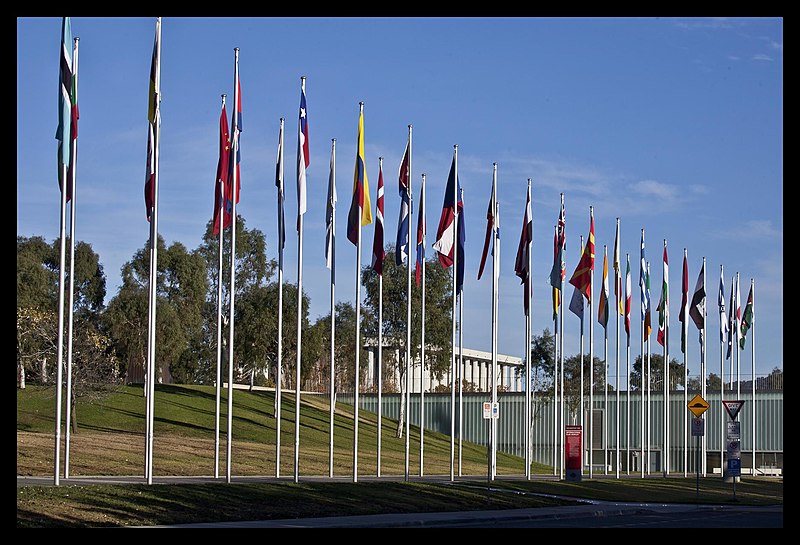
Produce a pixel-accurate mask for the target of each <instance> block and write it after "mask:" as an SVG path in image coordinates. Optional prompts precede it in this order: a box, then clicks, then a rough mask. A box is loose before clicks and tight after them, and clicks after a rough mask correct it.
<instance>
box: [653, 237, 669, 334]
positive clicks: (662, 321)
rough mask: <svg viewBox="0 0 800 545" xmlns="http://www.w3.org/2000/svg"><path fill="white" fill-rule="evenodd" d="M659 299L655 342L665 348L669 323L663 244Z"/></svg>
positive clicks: (665, 261)
mask: <svg viewBox="0 0 800 545" xmlns="http://www.w3.org/2000/svg"><path fill="white" fill-rule="evenodd" d="M662 278H663V281H662V283H661V299H660V300H659V302H658V307H656V310H657V311H658V335H657V336H656V340H657V341H658V344H660V345H661V346H665V342H666V335H667V323H668V321H669V262H668V260H667V244H666V243H664V269H663V273H662Z"/></svg>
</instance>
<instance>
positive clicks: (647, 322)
mask: <svg viewBox="0 0 800 545" xmlns="http://www.w3.org/2000/svg"><path fill="white" fill-rule="evenodd" d="M645 294H646V295H645V298H646V300H647V310H646V311H645V314H644V336H645V337H647V338H648V339H649V338H650V333H652V332H653V324H652V318H651V315H650V264H649V263H648V264H647V273H646V274H645Z"/></svg>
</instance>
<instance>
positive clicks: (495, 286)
mask: <svg viewBox="0 0 800 545" xmlns="http://www.w3.org/2000/svg"><path fill="white" fill-rule="evenodd" d="M493 167H494V168H493V176H492V195H493V196H494V207H495V209H494V225H493V226H492V231H493V233H492V235H493V237H494V244H493V246H492V417H493V418H492V480H494V479H495V477H496V476H497V418H494V408H495V407H497V404H498V399H497V375H498V373H497V371H498V366H497V326H498V321H499V316H498V312H499V308H498V307H499V305H498V299H499V283H500V231H499V224H500V203H499V202H498V200H497V163H494V164H493Z"/></svg>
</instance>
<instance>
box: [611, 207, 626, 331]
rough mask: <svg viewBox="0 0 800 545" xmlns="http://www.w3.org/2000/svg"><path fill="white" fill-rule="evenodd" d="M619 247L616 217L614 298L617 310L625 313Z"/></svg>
mask: <svg viewBox="0 0 800 545" xmlns="http://www.w3.org/2000/svg"><path fill="white" fill-rule="evenodd" d="M619 252H620V248H619V218H617V234H616V236H615V237H614V298H615V299H616V301H617V312H619V315H620V316H622V315H624V314H625V299H624V296H623V294H622V263H621V262H620V254H619Z"/></svg>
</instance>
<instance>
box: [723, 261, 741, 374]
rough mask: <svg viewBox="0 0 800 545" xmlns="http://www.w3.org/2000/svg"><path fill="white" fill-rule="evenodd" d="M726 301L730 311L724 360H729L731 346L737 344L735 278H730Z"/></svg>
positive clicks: (737, 326)
mask: <svg viewBox="0 0 800 545" xmlns="http://www.w3.org/2000/svg"><path fill="white" fill-rule="evenodd" d="M729 297H730V298H729V299H728V302H729V304H728V308H729V309H730V313H731V315H730V325H729V326H728V351H727V353H726V354H725V359H726V360H729V359H730V358H731V351H732V350H733V348H732V345H733V344H734V343H735V342H737V339H736V333H737V330H738V328H739V324H738V323H737V322H736V277H735V276H732V277H731V294H730V296H729Z"/></svg>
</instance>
